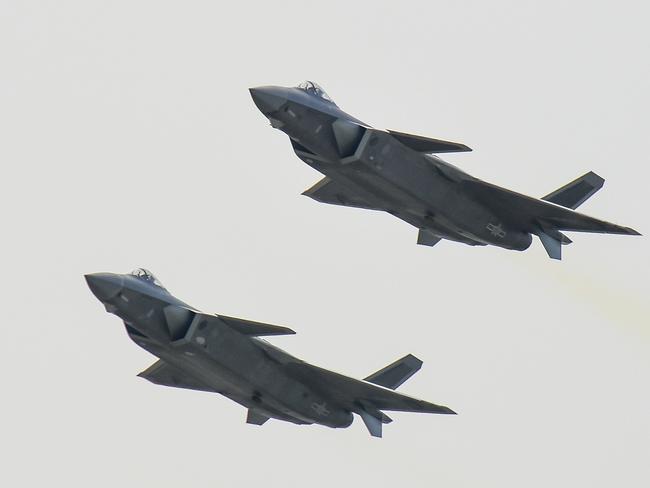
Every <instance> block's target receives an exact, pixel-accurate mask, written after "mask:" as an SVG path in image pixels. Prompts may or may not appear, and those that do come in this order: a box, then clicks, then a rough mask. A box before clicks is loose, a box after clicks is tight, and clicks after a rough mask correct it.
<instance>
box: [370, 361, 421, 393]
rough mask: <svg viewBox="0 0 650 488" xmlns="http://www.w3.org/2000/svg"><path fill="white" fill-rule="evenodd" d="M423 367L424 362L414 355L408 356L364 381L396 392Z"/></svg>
mask: <svg viewBox="0 0 650 488" xmlns="http://www.w3.org/2000/svg"><path fill="white" fill-rule="evenodd" d="M421 367H422V361H420V360H419V359H418V358H416V357H415V356H413V355H412V354H407V355H406V356H404V357H403V358H402V359H398V360H397V361H395V362H394V363H391V364H389V365H388V366H386V367H385V368H382V369H380V370H379V371H377V372H376V373H373V374H371V375H370V376H368V377H367V378H364V381H367V382H369V383H374V384H375V385H379V386H383V387H386V388H390V389H391V390H394V389H396V388H397V387H399V386H400V385H401V384H402V383H404V382H405V381H406V380H408V379H409V378H410V377H411V376H413V375H414V374H415V373H417V372H418V371H419V370H420V368H421Z"/></svg>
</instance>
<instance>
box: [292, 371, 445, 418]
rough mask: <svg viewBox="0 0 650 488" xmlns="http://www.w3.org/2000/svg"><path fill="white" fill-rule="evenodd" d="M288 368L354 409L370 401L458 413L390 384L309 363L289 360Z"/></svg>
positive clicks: (396, 407) (380, 405)
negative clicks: (389, 386) (390, 388)
mask: <svg viewBox="0 0 650 488" xmlns="http://www.w3.org/2000/svg"><path fill="white" fill-rule="evenodd" d="M287 371H288V373H289V374H292V375H295V376H296V377H297V378H299V379H301V380H303V381H308V382H309V383H310V385H311V386H312V387H313V388H314V389H318V390H320V391H322V392H323V393H326V394H327V395H328V396H330V397H332V398H334V399H335V400H336V401H337V402H338V403H340V404H341V405H343V406H345V407H346V408H349V409H350V410H352V411H354V410H355V409H356V408H358V407H359V405H360V404H363V403H369V404H371V405H373V406H374V407H375V408H377V409H378V410H392V411H397V412H422V413H438V414H447V415H455V414H456V412H454V411H453V410H452V409H450V408H448V407H445V406H442V405H436V404H435V403H430V402H426V401H424V400H419V399H417V398H413V397H410V396H407V395H403V394H401V393H397V392H395V391H393V390H389V389H388V388H384V387H382V386H378V385H373V384H371V383H367V382H365V381H361V380H357V379H354V378H350V377H349V376H345V375H343V374H340V373H335V372H334V371H330V370H327V369H324V368H319V367H318V366H314V365H311V364H309V363H305V362H296V363H291V364H288V365H287Z"/></svg>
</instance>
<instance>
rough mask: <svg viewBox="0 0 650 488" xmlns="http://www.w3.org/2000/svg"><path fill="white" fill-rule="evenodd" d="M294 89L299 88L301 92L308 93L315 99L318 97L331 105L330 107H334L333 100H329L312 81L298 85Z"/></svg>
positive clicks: (323, 91)
mask: <svg viewBox="0 0 650 488" xmlns="http://www.w3.org/2000/svg"><path fill="white" fill-rule="evenodd" d="M296 88H299V89H300V90H302V91H305V92H307V93H309V94H310V95H313V96H315V97H318V98H320V99H322V100H325V101H326V102H328V103H331V104H332V105H336V104H335V103H334V100H332V99H331V98H330V96H329V95H328V94H327V93H326V92H325V90H323V89H322V88H321V87H320V86H319V85H318V83H314V82H313V81H303V82H302V83H300V85H298V86H297V87H296Z"/></svg>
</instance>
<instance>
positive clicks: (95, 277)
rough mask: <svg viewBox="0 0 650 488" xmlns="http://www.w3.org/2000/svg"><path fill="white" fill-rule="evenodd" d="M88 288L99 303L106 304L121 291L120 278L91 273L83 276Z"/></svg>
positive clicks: (114, 275)
mask: <svg viewBox="0 0 650 488" xmlns="http://www.w3.org/2000/svg"><path fill="white" fill-rule="evenodd" d="M85 278H86V283H88V288H90V291H92V292H93V295H95V296H96V297H97V299H98V300H99V301H101V302H107V301H108V300H110V299H111V298H114V297H116V296H117V294H118V293H119V292H120V291H122V277H121V276H120V275H116V274H113V273H92V274H87V275H85Z"/></svg>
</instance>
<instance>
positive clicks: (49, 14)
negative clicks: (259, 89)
mask: <svg viewBox="0 0 650 488" xmlns="http://www.w3.org/2000/svg"><path fill="white" fill-rule="evenodd" d="M648 13H649V12H648V7H647V2H641V1H639V2H626V1H621V2H602V1H597V2H526V1H508V2H506V1H493V2H478V1H476V2H467V1H466V2H458V1H454V2H451V1H449V2H378V1H373V2H349V1H346V2H321V3H320V4H313V3H310V2H304V1H302V2H259V3H256V2H250V3H248V2H239V3H230V2H229V3H227V5H222V4H220V3H219V2H207V1H206V2H160V1H158V2H154V1H149V2H145V1H133V0H131V1H128V2H126V1H113V2H88V1H60V2H34V1H8V0H4V1H2V2H0V56H1V57H0V60H1V65H0V66H1V70H2V75H1V76H0V134H2V136H1V139H0V164H1V165H2V168H3V176H2V178H1V179H0V204H1V207H2V209H3V212H2V214H3V218H2V220H3V223H4V225H3V229H4V233H3V234H4V239H3V245H2V250H3V252H2V256H3V257H2V258H1V259H2V280H1V281H0V291H1V292H2V297H3V299H2V304H3V319H2V330H3V331H4V337H3V340H2V341H0V358H1V359H0V361H2V366H3V371H4V373H5V376H4V382H3V383H4V384H3V395H2V416H1V420H0V429H1V435H0V451H1V457H2V459H3V462H2V469H1V470H0V483H1V484H2V485H3V486H16V487H19V486H39V485H54V486H58V485H63V484H65V485H66V486H89V485H93V486H107V487H108V486H116V485H117V486H157V487H178V486H180V485H181V484H182V485H187V486H201V487H204V486H211V487H212V486H251V485H253V484H258V485H259V484H264V486H269V487H276V486H278V487H279V486H290V487H294V486H309V487H331V486H354V485H356V486H369V485H371V484H372V485H374V486H397V484H398V483H399V484H400V485H405V486H413V487H430V486H440V487H442V486H444V487H467V486H483V487H499V488H503V487H520V486H527V487H548V486H589V487H611V486H625V487H647V486H648V485H649V484H650V417H649V415H648V412H650V393H649V391H648V388H649V387H648V384H649V383H648V380H649V376H650V355H649V354H648V351H649V349H650V327H649V325H650V324H649V320H648V316H649V312H650V306H649V305H648V292H649V291H650V287H649V286H648V279H649V271H650V257H649V256H648V240H647V238H646V237H641V238H631V237H619V236H602V235H588V234H574V235H572V236H571V237H572V238H573V239H574V244H572V245H571V246H569V247H568V248H565V250H564V261H562V262H553V261H551V260H549V259H548V258H547V257H546V253H545V252H544V250H543V248H542V247H541V245H540V244H539V242H537V241H536V242H535V243H534V244H533V246H532V248H531V249H530V250H529V251H527V252H525V253H516V252H508V251H504V250H500V249H496V248H470V247H467V246H463V245H460V244H454V243H448V242H443V243H441V244H439V245H437V246H436V247H435V248H433V249H430V248H424V247H420V246H417V245H416V244H415V241H416V234H417V232H416V230H415V229H414V228H412V227H410V226H408V225H406V224H404V223H402V222H400V221H398V220H397V219H395V218H392V217H390V216H388V215H382V214H377V213H373V212H368V211H362V210H356V209H345V208H337V207H331V206H326V205H322V204H317V203H316V202H314V201H312V200H310V199H308V198H305V197H302V196H300V193H301V192H302V191H303V190H304V189H306V188H308V187H309V186H311V185H312V184H313V183H314V182H315V181H317V180H318V179H319V178H320V175H319V174H318V173H316V172H314V171H313V170H311V169H310V168H308V167H307V166H306V165H304V164H303V163H301V162H300V161H299V160H298V158H297V157H295V156H294V155H293V154H292V151H291V149H290V146H289V143H288V141H287V139H286V137H285V136H284V135H283V134H281V133H279V132H277V131H274V130H272V129H271V128H270V127H269V125H268V122H267V121H266V120H265V119H264V117H263V116H262V115H261V114H260V113H259V112H258V111H257V109H256V107H255V106H254V105H253V103H252V101H251V99H250V97H249V94H248V91H247V88H248V87H250V86H256V85H264V84H279V85H288V84H297V83H298V82H300V81H302V80H303V79H306V78H309V79H313V80H314V81H317V82H318V83H320V84H321V85H322V86H323V87H324V88H325V89H326V90H327V91H328V93H329V94H330V95H331V96H332V97H333V98H334V100H335V101H336V102H337V103H338V104H339V105H340V106H341V108H342V109H343V110H346V111H348V112H349V113H351V114H352V115H354V116H357V117H359V118H360V119H362V120H364V121H367V122H368V123H370V124H373V125H375V126H377V127H380V128H390V129H395V130H400V131H404V132H412V133H416V134H422V135H426V136H430V137H438V138H442V139H449V140H457V141H460V142H463V143H466V144H468V145H469V146H470V147H472V148H473V149H474V152H473V153H468V154H458V155H452V156H449V157H447V158H445V159H448V160H449V161H451V162H453V163H454V164H457V165H459V166H461V167H462V168H463V169H465V170H467V171H469V172H470V173H473V174H475V175H476V176H479V177H481V178H484V179H487V180H488V181H491V182H493V183H497V184H500V185H503V186H507V187H510V188H512V189H515V190H518V191H521V192H524V193H528V194H531V195H544V194H546V193H548V192H550V191H551V190H554V189H555V188H557V187H559V186H561V185H563V184H564V183H566V182H568V181H570V180H572V179H573V178H575V177H577V176H579V175H581V174H583V173H584V172H586V171H588V170H590V169H593V170H594V171H596V172H597V173H598V174H600V175H601V176H603V177H604V178H605V179H606V183H605V188H604V189H603V190H602V191H601V192H599V193H598V194H597V195H596V196H595V197H594V198H593V199H592V200H590V201H589V202H588V203H587V204H585V205H584V207H583V208H581V210H584V212H586V213H588V214H590V215H594V216H597V217H600V218H603V219H605V220H609V221H612V222H616V223H620V224H623V225H629V226H632V227H634V228H636V229H637V230H639V231H640V232H642V233H644V234H648V233H650V217H649V216H648V213H649V212H648V210H649V208H648V196H647V193H648V181H649V179H650V171H649V170H648V156H647V154H648V147H647V141H648V127H649V126H650V120H649V119H650V115H649V114H650V95H649V93H648V86H650V64H649V63H648V54H649V50H650V33H649V31H648V28H647V19H648ZM136 266H145V267H148V268H150V269H151V270H152V271H153V272H154V273H156V275H157V276H158V277H159V278H160V279H161V280H162V281H163V283H164V284H165V285H166V286H167V287H168V288H169V289H170V291H171V292H172V293H174V294H175V295H177V296H178V297H179V298H181V299H182V300H185V301H187V302H189V303H191V304H193V305H195V306H197V307H201V308H202V309H204V310H205V311H209V312H216V313H224V314H228V315H234V316H241V317H245V318H250V319H253V320H262V321H267V322H272V323H277V324H280V325H287V326H290V327H292V328H294V329H295V330H296V331H297V332H298V335H296V336H292V337H279V338H277V339H273V340H272V342H273V343H275V344H277V345H279V346H281V347H284V348H286V349H288V350H289V351H290V352H292V353H294V354H296V355H297V356H299V357H302V358H305V359H307V360H309V361H312V362H314V363H315V364H317V365H320V366H324V367H329V368H332V369H335V370H338V371H341V372H344V373H347V374H350V375H353V376H357V377H363V376H365V375H366V374H368V373H370V372H372V371H375V370H376V369H378V368H380V367H382V366H384V365H385V364H388V363H389V362H391V361H393V360H394V359H397V358H398V357H401V356H402V355H404V354H406V353H408V352H412V353H414V354H415V355H417V356H418V357H420V358H421V359H422V360H423V361H424V367H423V369H422V371H421V372H420V373H418V374H417V375H416V376H414V377H413V378H412V379H411V380H409V382H408V383H406V384H405V385H404V386H403V387H402V388H401V389H400V390H401V391H403V392H404V393H407V394H412V395H414V396H417V397H420V398H422V399H426V400H429V401H433V402H436V403H441V404H444V405H448V406H450V407H451V408H453V409H454V410H456V411H458V412H459V414H460V415H458V416H457V417H448V416H434V415H429V416H427V415H416V414H395V415H393V414H391V416H392V417H393V418H394V419H395V422H394V423H393V424H391V425H389V426H387V427H386V429H385V433H384V434H385V436H384V438H383V439H381V440H377V439H372V438H370V437H369V436H368V434H367V432H366V430H365V427H364V426H363V424H362V423H361V422H360V421H359V420H357V421H356V422H355V424H354V425H353V426H352V427H351V428H349V429H347V430H338V431H337V430H330V429H326V428H321V427H311V428H310V427H298V426H293V425H290V424H284V423H281V422H277V421H271V422H268V423H267V424H266V425H264V426H263V427H261V428H257V427H255V426H250V425H246V424H245V423H244V418H245V411H244V410H243V409H242V408H241V407H239V406H237V405H235V404H233V403H231V402H229V401H228V400H226V399H224V398H222V397H219V396H217V395H209V394H205V393H198V392H189V391H181V390H173V389H165V388H162V387H156V386H154V385H151V384H149V383H147V382H146V381H144V380H142V379H140V378H137V377H136V376H135V375H136V374H137V373H138V372H139V371H141V370H143V369H145V368H146V367H147V366H148V365H150V364H151V363H152V362H153V361H154V360H155V358H153V357H152V356H150V355H148V354H147V353H146V352H144V351H143V350H141V349H139V348H138V347H137V346H135V345H134V344H132V343H131V342H130V341H129V339H128V337H127V336H126V335H125V334H124V332H123V329H122V327H121V324H120V323H119V321H118V320H117V319H116V318H115V317H113V316H110V315H108V314H106V313H105V312H104V311H103V309H102V308H101V305H100V304H99V303H98V302H97V300H96V299H95V298H94V297H93V296H92V294H91V293H90V291H89V290H88V289H87V288H86V285H85V283H84V281H83V278H82V275H83V274H84V273H88V272H94V271H114V272H127V271H129V270H130V269H131V268H134V267H136Z"/></svg>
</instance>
